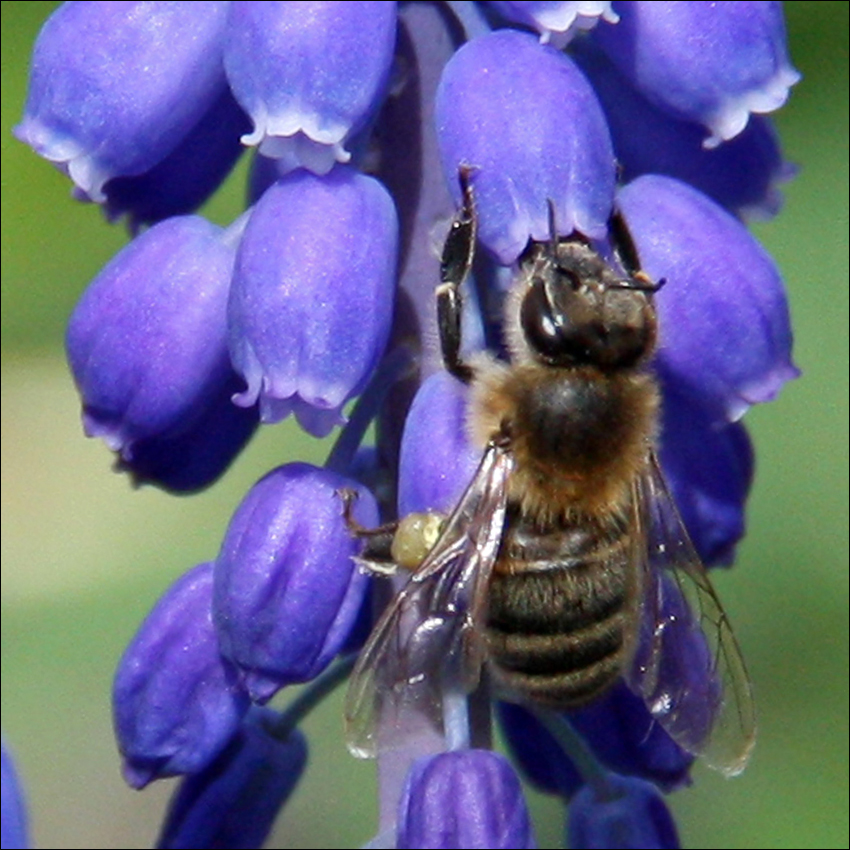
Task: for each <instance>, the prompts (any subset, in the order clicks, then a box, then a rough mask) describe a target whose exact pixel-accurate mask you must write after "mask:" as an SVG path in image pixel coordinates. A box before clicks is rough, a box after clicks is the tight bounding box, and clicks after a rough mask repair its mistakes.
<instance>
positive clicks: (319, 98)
mask: <svg viewBox="0 0 850 850" xmlns="http://www.w3.org/2000/svg"><path fill="white" fill-rule="evenodd" d="M395 27H396V4H395V3H394V2H393V3H361V2H352V0H348V2H344V3H342V2H330V3H327V2H322V3H256V2H253V3H252V2H247V3H233V4H232V9H231V13H230V22H229V27H228V36H227V42H226V47H225V58H224V61H225V67H226V69H227V76H228V79H229V81H230V86H231V88H232V89H233V93H234V94H235V95H236V99H237V100H238V101H239V102H240V103H241V104H242V106H243V107H244V109H245V111H246V112H247V113H248V114H249V115H250V116H251V119H252V120H253V122H254V132H253V133H251V134H250V135H247V136H245V137H244V138H243V141H244V143H245V144H246V145H259V146H260V152H261V153H262V154H264V155H265V156H268V157H274V158H276V159H277V158H280V159H282V160H283V161H284V163H285V166H284V167H286V168H287V169H294V168H299V167H304V168H308V169H310V170H311V171H313V172H314V173H316V174H326V173H327V172H328V171H330V169H331V168H332V167H333V164H334V162H348V160H349V158H350V156H351V155H350V153H348V151H346V150H345V144H346V142H347V141H348V140H349V139H350V137H351V136H352V135H353V134H354V133H356V132H357V131H358V130H360V129H361V128H362V127H363V126H364V125H365V124H366V123H367V122H368V120H369V119H370V118H371V117H372V116H373V114H374V112H375V110H376V108H377V106H378V104H379V103H380V100H381V97H382V96H383V93H384V90H385V88H386V84H387V79H388V77H389V71H390V64H391V61H392V55H393V48H394V47H395Z"/></svg>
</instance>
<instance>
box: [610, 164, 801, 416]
mask: <svg viewBox="0 0 850 850" xmlns="http://www.w3.org/2000/svg"><path fill="white" fill-rule="evenodd" d="M618 202H619V204H620V207H621V208H622V210H623V212H624V214H625V216H626V219H627V220H628V223H629V229H630V230H631V232H632V235H633V236H634V239H635V243H636V245H637V250H638V253H639V255H640V259H641V264H642V265H643V268H644V269H645V270H646V272H647V273H648V274H649V275H650V277H652V278H653V279H654V280H657V281H658V280H662V279H663V280H664V281H665V284H664V286H663V288H662V289H661V291H660V292H659V293H658V295H657V296H656V304H657V306H658V316H659V318H658V322H659V351H658V355H657V358H656V360H657V363H658V368H659V370H660V372H661V374H662V375H664V376H666V377H667V379H668V381H669V382H670V384H671V385H673V384H675V385H676V386H677V387H678V388H679V389H680V391H683V392H685V391H688V392H690V393H692V394H694V395H695V397H696V398H698V399H700V401H701V403H702V404H703V405H704V406H705V408H706V409H707V410H709V411H710V412H711V413H712V415H713V417H714V419H715V420H717V419H721V418H723V419H726V420H727V421H735V420H737V419H739V418H740V417H741V416H743V414H744V412H745V411H746V410H747V408H748V407H749V406H750V405H751V404H756V403H759V402H764V401H769V400H770V399H772V398H774V397H775V396H776V394H777V393H778V392H779V390H780V389H781V387H782V385H783V384H784V383H785V382H786V381H788V380H790V379H791V378H794V377H796V376H797V374H798V372H797V369H796V368H795V366H794V365H793V363H792V361H791V324H790V318H789V315H788V304H787V301H786V297H785V290H784V287H783V285H782V278H781V277H780V275H779V272H778V270H777V268H776V266H775V265H774V263H773V260H772V259H771V258H770V255H769V254H768V253H767V252H766V251H765V250H764V249H763V248H762V247H761V245H759V244H758V242H756V240H755V239H754V238H753V237H752V236H751V235H750V234H749V233H748V232H747V230H746V229H745V228H744V226H743V225H742V224H741V223H740V222H739V221H737V220H736V219H735V218H733V217H732V216H731V215H729V213H727V212H726V211H725V210H723V209H721V208H720V207H718V206H717V205H716V204H714V203H713V202H712V201H710V200H709V199H708V198H706V197H705V196H704V195H702V194H700V193H699V192H697V191H696V190H695V189H692V188H691V187H690V186H687V185H686V184H684V183H680V182H679V181H677V180H673V179H671V178H669V177H662V176H659V175H650V174H648V175H645V176H643V177H639V178H638V179H637V180H634V181H633V182H632V183H630V184H629V185H628V186H626V187H625V188H624V189H622V190H621V192H620V194H619V197H618Z"/></svg>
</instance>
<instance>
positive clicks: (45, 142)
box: [15, 2, 230, 203]
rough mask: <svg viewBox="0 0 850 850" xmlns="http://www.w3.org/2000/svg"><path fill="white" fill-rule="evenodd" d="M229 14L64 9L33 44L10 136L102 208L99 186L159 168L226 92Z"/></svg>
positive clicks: (87, 6)
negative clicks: (22, 103)
mask: <svg viewBox="0 0 850 850" xmlns="http://www.w3.org/2000/svg"><path fill="white" fill-rule="evenodd" d="M229 5H230V4H229V3H212V2H198V3H143V2H132V3H94V2H82V3H64V4H63V5H62V6H60V7H59V9H57V10H56V12H54V13H53V15H51V17H50V19H49V20H48V21H47V23H46V24H45V25H44V28H43V29H42V31H41V34H40V35H39V37H38V41H37V42H36V45H35V50H34V52H33V60H32V70H31V74H30V88H29V94H28V96H27V103H26V107H25V111H24V119H23V121H22V122H21V123H20V124H19V125H18V127H17V128H16V130H15V133H16V135H17V136H18V138H19V139H21V141H24V142H26V143H27V144H28V145H30V146H31V147H32V148H33V149H34V150H35V151H36V152H37V153H39V154H40V155H41V156H43V157H45V159H48V160H50V161H51V162H54V163H55V164H56V165H57V166H58V167H60V168H61V169H62V170H64V171H67V173H68V174H69V176H70V177H71V179H72V180H73V181H74V183H75V184H76V186H77V187H78V188H79V189H80V190H81V191H82V192H83V193H84V195H85V196H87V197H88V198H90V199H91V200H93V201H96V202H98V203H99V202H102V201H103V200H104V194H103V185H104V183H106V182H107V181H108V180H109V179H111V178H112V177H119V176H131V175H134V174H141V173H143V172H145V171H148V170H149V169H151V168H152V167H153V166H155V165H156V164H157V163H158V162H160V161H161V160H163V159H164V158H165V157H166V156H167V155H168V154H169V153H171V151H172V150H174V148H175V147H176V146H177V145H178V144H179V143H180V141H181V140H182V139H183V138H184V137H185V136H186V135H187V134H188V133H189V131H190V130H191V129H192V127H194V126H195V125H196V124H197V123H198V121H199V120H200V119H201V117H202V116H203V115H204V113H205V112H206V111H207V109H209V108H210V107H211V106H212V104H213V103H215V101H216V100H217V99H218V98H219V97H220V96H221V94H222V93H223V92H224V91H225V86H226V80H225V76H224V68H223V65H222V39H223V35H224V29H225V24H226V16H227V8H228V6H229ZM116 57H118V58H117V59H116Z"/></svg>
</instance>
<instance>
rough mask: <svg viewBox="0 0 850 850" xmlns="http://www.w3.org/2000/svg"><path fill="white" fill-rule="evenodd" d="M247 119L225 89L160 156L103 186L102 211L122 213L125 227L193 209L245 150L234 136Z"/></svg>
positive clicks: (112, 215)
mask: <svg viewBox="0 0 850 850" xmlns="http://www.w3.org/2000/svg"><path fill="white" fill-rule="evenodd" d="M249 126H250V122H249V121H248V117H247V116H246V115H245V113H244V112H243V111H242V109H241V107H240V106H239V104H238V103H236V101H235V100H234V99H233V95H232V94H231V93H230V91H229V90H227V89H225V90H224V91H223V92H222V94H221V96H220V97H219V98H218V100H216V102H215V103H214V104H213V105H212V106H211V107H210V108H209V109H208V110H207V112H206V113H205V114H204V115H203V116H202V117H201V119H200V120H199V121H198V123H197V124H196V125H195V126H194V127H193V128H192V129H191V130H190V131H189V133H188V134H187V135H186V136H185V137H184V138H183V139H182V141H181V142H180V144H178V145H177V147H176V148H174V150H173V151H171V153H170V154H168V156H166V157H165V159H163V160H161V161H160V162H159V163H157V164H156V165H155V166H154V167H153V168H152V169H150V171H146V172H145V173H144V174H140V175H138V176H137V177H116V178H114V179H113V180H110V181H109V182H108V183H107V184H106V186H104V192H105V194H106V205H105V210H106V215H107V217H108V218H109V219H111V220H114V219H116V218H119V217H120V216H122V215H124V214H125V213H126V215H127V217H128V224H129V226H130V230H131V231H133V232H135V231H136V230H138V228H139V226H140V225H143V224H155V223H156V222H158V221H162V219H164V218H168V217H169V216H173V215H186V214H187V213H191V212H194V211H195V210H196V209H197V208H198V207H199V206H200V205H201V204H202V203H204V201H206V200H207V198H209V196H210V195H212V193H213V192H214V191H215V190H216V189H217V188H218V187H219V186H220V185H221V182H222V181H223V180H224V178H225V177H226V176H227V175H228V174H229V173H230V170H231V169H232V168H233V166H234V165H235V164H236V160H237V159H238V158H239V156H240V154H241V153H242V151H244V150H245V148H244V146H243V144H242V142H241V141H240V139H239V137H240V136H241V135H242V134H243V133H245V132H247V129H248V127H249Z"/></svg>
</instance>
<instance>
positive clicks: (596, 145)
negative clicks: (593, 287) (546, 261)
mask: <svg viewBox="0 0 850 850" xmlns="http://www.w3.org/2000/svg"><path fill="white" fill-rule="evenodd" d="M435 118H436V122H437V135H438V141H439V143H440V152H441V157H442V162H443V172H444V174H445V177H446V179H447V180H448V182H449V185H450V188H451V189H452V191H453V193H454V195H455V200H456V201H457V202H458V203H459V202H460V189H459V186H458V179H457V175H458V169H459V168H460V167H461V166H465V167H468V168H469V169H470V179H471V183H472V187H473V190H474V193H475V203H476V207H477V210H478V216H479V224H478V228H479V229H478V235H479V238H480V239H481V241H482V242H483V243H484V244H485V245H486V246H487V247H488V248H489V249H490V250H491V251H493V253H494V254H495V255H496V256H497V257H498V259H499V261H500V262H502V263H504V264H505V265H509V264H510V263H512V262H514V260H516V259H517V257H518V256H519V255H520V253H521V252H522V251H523V250H524V249H525V247H526V245H527V244H528V240H529V238H532V239H538V240H545V239H548V238H549V220H548V203H549V201H552V202H553V203H554V205H555V223H556V225H557V228H558V232H559V233H560V234H562V235H564V236H566V235H568V234H570V233H572V232H573V231H574V230H578V231H579V232H581V233H583V234H585V235H586V236H588V237H591V238H601V237H602V236H604V234H605V228H606V223H607V220H608V215H609V213H610V211H611V203H612V200H613V195H614V177H615V160H614V151H613V149H612V147H611V139H610V136H609V135H608V127H607V126H606V124H605V117H604V115H603V113H602V108H601V107H600V105H599V102H598V101H597V100H596V95H595V94H594V92H593V89H592V88H591V87H590V84H589V83H588V82H587V80H586V79H585V77H584V75H583V74H582V73H581V71H579V70H578V68H577V67H576V66H575V64H574V63H573V62H572V60H570V59H569V58H568V57H567V56H566V55H564V54H562V53H559V52H558V51H556V50H553V49H552V48H550V47H545V46H543V45H541V44H539V43H538V42H537V40H536V39H535V38H534V37H533V36H531V35H528V34H526V33H521V32H516V31H515V30H500V31H498V32H494V33H490V34H488V35H484V36H480V37H479V38H476V39H473V40H472V41H470V42H468V43H467V44H465V45H464V46H463V47H462V48H461V49H460V50H458V51H457V53H455V55H454V56H453V57H452V58H451V59H450V60H449V62H448V64H447V65H446V67H445V69H444V71H443V76H442V80H441V81H440V86H439V88H438V90H437V99H436V104H435Z"/></svg>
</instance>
